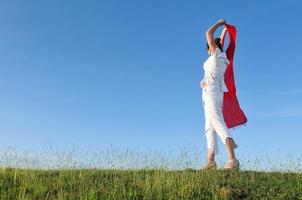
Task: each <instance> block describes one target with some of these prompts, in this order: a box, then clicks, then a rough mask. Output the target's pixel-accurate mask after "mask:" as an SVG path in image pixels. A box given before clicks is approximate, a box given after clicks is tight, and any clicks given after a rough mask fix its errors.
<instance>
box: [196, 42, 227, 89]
mask: <svg viewBox="0 0 302 200" xmlns="http://www.w3.org/2000/svg"><path fill="white" fill-rule="evenodd" d="M229 63H230V62H229V60H228V59H227V56H226V53H225V52H221V50H220V49H219V48H216V49H215V51H214V52H213V53H212V54H211V55H210V56H209V57H208V59H207V60H206V61H205V62H204V64H203V69H204V77H203V79H202V80H201V82H200V87H202V83H203V82H204V83H206V84H207V85H208V88H213V87H218V88H217V89H219V88H222V90H223V91H224V92H227V91H228V88H227V87H226V84H225V82H224V72H225V70H226V68H227V66H228V64H229Z"/></svg>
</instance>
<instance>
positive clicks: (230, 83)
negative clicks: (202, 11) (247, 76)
mask: <svg viewBox="0 0 302 200" xmlns="http://www.w3.org/2000/svg"><path fill="white" fill-rule="evenodd" d="M226 27H227V32H228V33H229V46H228V48H227V50H226V54H227V58H228V60H229V61H230V63H229V65H228V66H227V68H226V71H225V74H224V80H225V84H226V86H227V88H228V92H225V93H224V96H223V107H222V112H223V117H224V121H225V123H226V125H227V127H228V128H233V127H236V126H238V125H242V124H245V123H246V122H247V118H246V116H245V114H244V112H243V111H242V110H241V108H240V106H239V102H238V99H237V96H236V86H235V80H234V70H233V67H234V66H233V59H234V52H235V46H236V33H237V31H236V27H235V26H233V25H230V24H226Z"/></svg>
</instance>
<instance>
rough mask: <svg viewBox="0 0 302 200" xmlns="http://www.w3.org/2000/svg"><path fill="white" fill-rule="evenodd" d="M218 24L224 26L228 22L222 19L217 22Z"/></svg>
mask: <svg viewBox="0 0 302 200" xmlns="http://www.w3.org/2000/svg"><path fill="white" fill-rule="evenodd" d="M216 24H218V25H219V26H222V25H224V24H226V21H225V20H224V19H220V20H218V21H217V22H216Z"/></svg>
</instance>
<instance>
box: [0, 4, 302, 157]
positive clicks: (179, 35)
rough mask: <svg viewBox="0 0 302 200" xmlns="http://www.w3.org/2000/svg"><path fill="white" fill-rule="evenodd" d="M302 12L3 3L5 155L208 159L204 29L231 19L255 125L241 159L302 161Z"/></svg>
mask: <svg viewBox="0 0 302 200" xmlns="http://www.w3.org/2000/svg"><path fill="white" fill-rule="evenodd" d="M301 6H302V3H300V2H299V1H265V2H264V1H257V0H254V1H239V0H236V1H235V0H234V1H227V2H226V1H217V2H215V3H213V2H210V1H190V2H188V1H178V0H176V1H163V0H162V1H138V0H135V1H93V0H91V1H59V0H52V1H1V2H0V26H1V29H0V55H1V56H0V64H1V67H0V81H1V84H0V91H1V96H0V97H1V98H0V111H1V112H0V134H1V139H0V148H1V149H2V150H3V149H5V148H7V147H15V148H17V149H18V150H24V149H32V150H36V151H43V149H44V147H45V144H46V143H50V144H52V145H53V146H55V147H56V148H65V147H66V146H68V145H76V146H77V147H79V148H82V149H83V150H85V149H96V150H97V149H102V148H106V147H107V145H108V144H110V143H112V144H114V145H116V146H118V147H120V148H127V147H130V148H134V147H138V148H147V147H148V148H152V149H175V150H177V149H179V147H180V146H182V145H186V144H191V145H195V146H197V147H198V148H200V150H201V151H203V150H204V149H205V148H206V140H205V137H204V113H203V108H202V103H201V90H200V88H199V81H200V80H201V79H202V77H203V69H202V65H203V62H204V61H205V60H206V58H207V52H206V51H205V43H206V40H205V31H206V30H207V28H208V27H209V26H211V25H212V24H213V23H214V22H216V21H217V20H218V19H220V18H224V19H225V20H226V21H227V22H228V23H230V24H233V25H235V26H236V27H237V30H238V33H237V37H238V38H237V48H236V53H235V60H234V70H235V82H236V85H237V96H238V99H239V102H240V105H241V107H242V109H243V110H244V112H245V113H246V115H247V118H248V125H247V126H245V127H242V128H240V129H238V130H236V131H235V132H233V135H234V138H235V140H236V141H237V144H238V145H239V148H238V150H236V153H237V154H238V157H239V158H240V157H241V158H243V157H248V158H256V157H262V156H263V153H262V152H263V151H265V152H268V153H269V155H270V156H271V157H272V158H274V159H276V160H277V161H278V160H281V159H285V158H286V155H285V154H286V152H292V153H294V154H295V155H301V154H302V148H301V134H302V132H301V128H300V126H301V119H302V104H301V100H302V79H301V77H302V68H301V67H302V66H301V44H302V39H301V35H302V28H301V27H300V19H302V16H301V11H300V8H301ZM220 31H221V29H218V30H217V32H216V36H218V35H219V34H220ZM278 150H280V151H281V153H282V155H283V156H281V154H280V153H276V152H277V151H278ZM224 151H225V150H224V147H223V144H222V142H221V140H219V152H220V155H219V156H221V157H222V158H223V159H226V154H225V152H224ZM204 158H205V157H204Z"/></svg>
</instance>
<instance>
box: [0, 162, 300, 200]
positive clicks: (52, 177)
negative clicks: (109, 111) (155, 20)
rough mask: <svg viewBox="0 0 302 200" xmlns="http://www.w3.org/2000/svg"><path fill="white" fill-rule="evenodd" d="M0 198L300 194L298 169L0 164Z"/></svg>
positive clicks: (277, 196) (297, 196) (285, 196)
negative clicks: (52, 167) (48, 167)
mask: <svg viewBox="0 0 302 200" xmlns="http://www.w3.org/2000/svg"><path fill="white" fill-rule="evenodd" d="M0 181H1V182H0V199H58V200H59V199H91V200H92V199H280V200H281V199H282V200H283V199H302V173H290V172H257V171H223V170H215V171H201V170H193V169H184V170H164V169H156V170H152V169H139V170H118V169H114V170H109V169H108V170H105V169H103V170H101V169H65V170H64V169H57V170H38V169H17V168H8V167H3V168H2V169H1V173H0Z"/></svg>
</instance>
